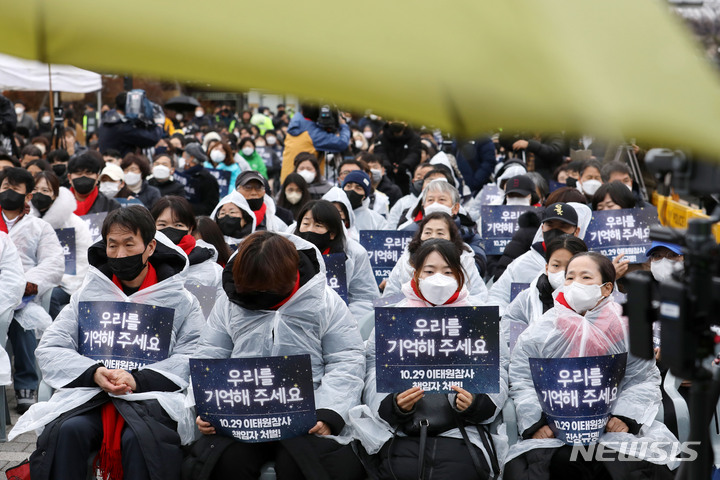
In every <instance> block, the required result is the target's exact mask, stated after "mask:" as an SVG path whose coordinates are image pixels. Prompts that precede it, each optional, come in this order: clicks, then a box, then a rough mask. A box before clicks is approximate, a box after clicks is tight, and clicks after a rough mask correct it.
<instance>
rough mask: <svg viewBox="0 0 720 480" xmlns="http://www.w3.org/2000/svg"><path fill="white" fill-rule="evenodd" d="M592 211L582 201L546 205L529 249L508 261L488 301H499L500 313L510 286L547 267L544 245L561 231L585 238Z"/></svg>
mask: <svg viewBox="0 0 720 480" xmlns="http://www.w3.org/2000/svg"><path fill="white" fill-rule="evenodd" d="M591 217H592V212H591V211H590V209H589V208H588V207H587V206H586V205H582V204H579V203H574V202H573V203H561V202H560V203H553V204H552V205H549V206H547V207H546V208H545V210H544V212H543V220H542V224H541V226H540V229H539V230H538V232H537V233H536V234H535V238H534V239H533V240H534V242H533V244H532V246H531V247H530V250H528V251H527V252H526V253H524V254H522V255H520V256H519V257H518V258H516V259H515V260H513V261H512V263H510V265H508V267H507V269H505V272H504V273H503V274H502V275H501V276H500V278H499V279H498V280H497V281H496V282H495V283H494V284H493V286H492V287H491V288H490V292H489V294H488V304H490V305H498V306H499V307H500V315H503V314H504V313H505V308H507V306H508V305H509V304H510V289H511V287H512V284H513V283H530V282H532V281H533V280H534V279H535V277H537V276H538V275H539V274H540V273H542V272H543V270H544V269H545V264H546V260H545V249H546V247H547V245H548V244H549V243H550V242H551V241H552V240H554V239H555V238H557V237H559V236H561V235H566V234H567V235H575V236H576V237H578V238H581V239H582V238H584V236H585V232H586V230H587V226H588V225H589V224H590V218H591Z"/></svg>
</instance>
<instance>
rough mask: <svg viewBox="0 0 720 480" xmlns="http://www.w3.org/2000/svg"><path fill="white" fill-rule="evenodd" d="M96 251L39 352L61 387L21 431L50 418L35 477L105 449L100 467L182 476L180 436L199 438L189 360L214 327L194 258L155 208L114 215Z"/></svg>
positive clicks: (24, 420)
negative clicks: (193, 272)
mask: <svg viewBox="0 0 720 480" xmlns="http://www.w3.org/2000/svg"><path fill="white" fill-rule="evenodd" d="M88 259H89V262H90V268H89V271H88V275H87V279H86V281H85V282H84V283H83V285H82V287H81V288H80V290H78V291H77V292H76V293H75V294H74V295H73V296H72V298H71V300H70V304H69V305H68V306H67V307H65V308H64V309H63V310H62V311H61V312H60V314H59V315H58V317H57V318H56V319H55V322H53V324H52V325H51V326H50V327H49V328H48V330H47V331H46V332H45V334H44V335H43V338H42V340H41V341H40V345H39V346H38V348H37V351H36V355H37V359H38V363H39V365H40V369H41V370H42V373H43V380H44V381H45V382H47V384H48V385H49V386H50V387H52V388H53V389H55V393H54V395H53V396H52V397H51V398H50V400H49V401H48V402H43V403H41V404H37V405H35V406H33V407H31V408H30V410H29V411H28V413H27V414H26V415H23V416H22V417H21V418H20V420H19V421H18V423H17V425H16V426H15V428H13V431H12V432H11V434H10V439H11V440H12V438H14V437H16V436H17V435H20V434H21V433H24V432H28V431H31V430H34V429H37V428H40V427H44V429H43V433H42V434H41V435H40V436H39V437H38V441H37V449H36V450H35V452H33V454H32V455H31V457H30V471H31V474H32V477H33V478H34V479H40V480H42V479H48V478H52V479H53V480H63V479H68V480H70V479H72V480H77V479H83V478H86V475H87V468H88V459H89V457H90V455H91V453H92V452H94V451H97V450H98V449H100V453H99V455H98V456H97V457H96V458H95V461H94V465H96V466H98V467H99V468H100V470H101V471H102V472H103V473H104V475H106V476H107V475H110V476H111V477H112V478H113V479H115V478H118V479H122V478H128V479H129V478H132V479H133V480H143V479H150V478H153V479H166V480H176V479H177V478H179V477H180V464H181V460H182V452H181V450H180V443H181V442H183V443H187V442H189V441H190V440H191V439H192V435H193V425H192V417H189V416H187V412H186V410H185V409H184V402H185V394H184V392H183V391H184V389H185V388H186V387H187V385H188V378H189V363H188V358H189V356H190V355H191V354H192V353H193V352H194V350H195V345H196V342H197V340H198V338H199V336H200V330H201V328H202V326H203V324H204V318H203V314H202V310H201V309H200V305H199V304H198V301H197V300H196V299H195V297H193V296H192V295H190V293H188V292H187V291H186V290H185V289H184V288H183V284H184V281H185V273H186V271H187V263H188V262H187V257H186V256H185V254H184V253H183V252H182V251H181V250H180V249H179V248H178V247H177V246H175V245H173V244H172V243H171V242H170V241H169V240H168V239H167V237H166V236H164V235H156V230H155V221H154V220H153V218H152V216H151V215H150V212H148V211H147V209H146V208H145V207H140V206H130V207H127V208H123V209H118V210H114V211H113V212H111V213H109V214H108V216H107V218H106V219H105V222H104V223H103V228H102V240H101V241H100V242H98V243H96V244H94V245H93V246H92V247H90V250H89V252H88ZM100 359H102V360H100ZM106 365H107V366H108V367H110V368H108V367H106ZM131 366H133V367H134V368H131Z"/></svg>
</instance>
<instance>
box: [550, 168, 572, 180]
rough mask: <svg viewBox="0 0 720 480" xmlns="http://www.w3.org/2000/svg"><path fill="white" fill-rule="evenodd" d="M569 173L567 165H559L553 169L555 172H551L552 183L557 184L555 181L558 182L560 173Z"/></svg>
mask: <svg viewBox="0 0 720 480" xmlns="http://www.w3.org/2000/svg"><path fill="white" fill-rule="evenodd" d="M569 171H570V168H569V167H568V164H567V163H563V164H562V165H560V166H559V167H557V168H556V169H555V171H554V172H553V176H552V179H553V181H555V182H557V181H558V177H559V176H560V174H561V173H562V172H569Z"/></svg>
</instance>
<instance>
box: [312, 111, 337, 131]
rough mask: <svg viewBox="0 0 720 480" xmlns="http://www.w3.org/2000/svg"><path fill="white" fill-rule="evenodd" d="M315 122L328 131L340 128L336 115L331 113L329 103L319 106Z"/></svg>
mask: <svg viewBox="0 0 720 480" xmlns="http://www.w3.org/2000/svg"><path fill="white" fill-rule="evenodd" d="M317 124H318V126H319V127H320V128H322V129H323V130H325V131H326V132H328V133H336V132H337V131H338V130H339V129H340V121H339V118H338V115H335V114H333V111H332V109H331V108H330V105H323V106H321V107H320V113H319V114H318V119H317Z"/></svg>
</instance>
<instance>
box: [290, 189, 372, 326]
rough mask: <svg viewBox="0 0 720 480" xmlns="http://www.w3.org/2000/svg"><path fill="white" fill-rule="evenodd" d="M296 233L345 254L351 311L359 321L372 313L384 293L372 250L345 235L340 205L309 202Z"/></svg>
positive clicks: (323, 251) (323, 248)
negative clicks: (369, 255)
mask: <svg viewBox="0 0 720 480" xmlns="http://www.w3.org/2000/svg"><path fill="white" fill-rule="evenodd" d="M288 176H289V175H288ZM295 235H297V236H298V237H300V238H302V239H305V240H307V241H308V242H310V243H312V244H313V245H315V246H316V247H317V249H318V250H319V251H320V253H321V254H322V255H331V254H334V253H342V254H343V255H345V258H346V260H345V275H346V278H347V295H348V307H349V308H350V312H351V313H352V314H353V317H355V320H357V321H358V322H360V321H361V320H362V319H364V318H365V317H367V316H368V315H372V314H373V313H374V309H373V302H374V301H375V300H377V299H378V297H380V292H379V290H378V287H377V283H376V282H375V275H374V274H373V270H372V267H371V266H370V260H369V258H368V252H367V250H365V249H364V248H363V246H362V245H360V244H359V243H358V242H356V241H355V240H353V239H352V238H346V237H345V232H344V228H343V223H342V220H341V218H340V214H339V213H338V210H337V208H335V206H334V205H333V204H331V203H330V202H328V201H326V200H313V201H311V202H310V203H308V204H306V205H305V206H304V207H303V209H302V210H301V211H300V213H299V214H298V226H297V227H296V229H295Z"/></svg>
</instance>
